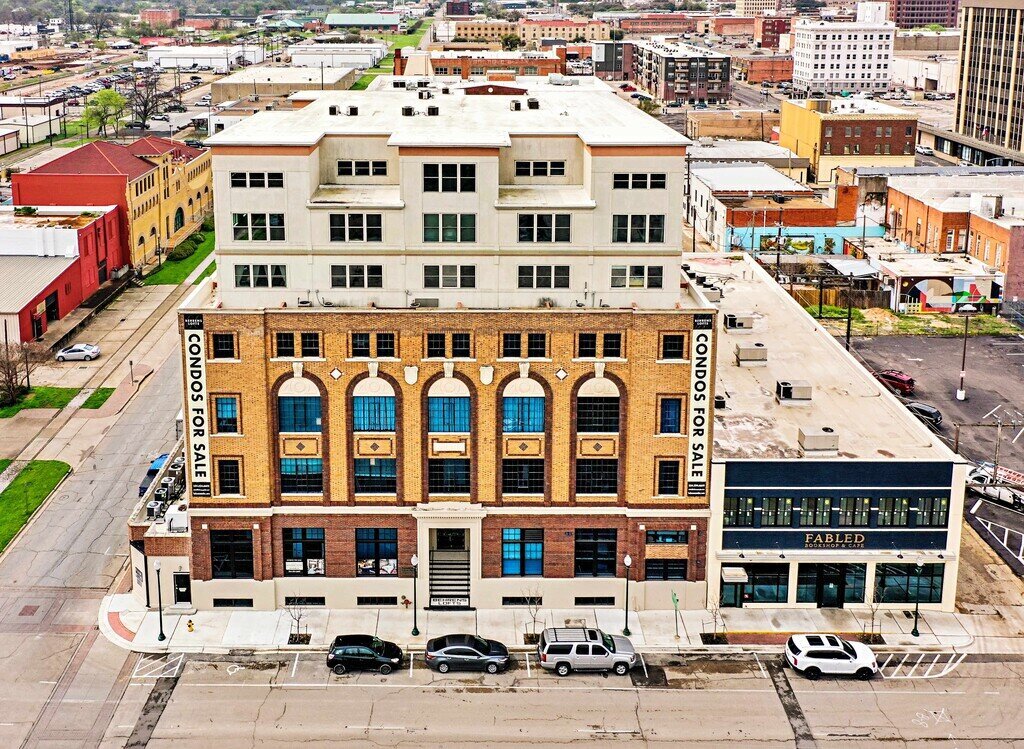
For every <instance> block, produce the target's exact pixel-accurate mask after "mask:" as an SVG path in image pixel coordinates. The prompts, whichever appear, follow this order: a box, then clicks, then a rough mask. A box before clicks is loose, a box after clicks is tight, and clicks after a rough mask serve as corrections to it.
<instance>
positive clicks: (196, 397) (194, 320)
mask: <svg viewBox="0 0 1024 749" xmlns="http://www.w3.org/2000/svg"><path fill="white" fill-rule="evenodd" d="M183 324H184V328H185V423H186V425H187V428H188V446H187V451H188V463H189V467H190V473H189V477H190V479H191V485H192V496H193V497H210V496H212V495H213V487H212V484H211V481H210V425H209V419H210V417H209V409H208V408H207V402H206V401H207V396H206V333H205V331H204V330H203V316H202V315H185V316H184V320H183Z"/></svg>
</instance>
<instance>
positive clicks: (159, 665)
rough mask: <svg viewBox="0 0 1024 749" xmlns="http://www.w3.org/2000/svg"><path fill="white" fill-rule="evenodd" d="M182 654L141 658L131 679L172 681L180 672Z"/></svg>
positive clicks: (183, 658)
mask: <svg viewBox="0 0 1024 749" xmlns="http://www.w3.org/2000/svg"><path fill="white" fill-rule="evenodd" d="M184 660H185V654H184V653H173V654H171V655H168V656H163V655H160V656H157V657H155V658H149V657H142V658H140V659H139V662H138V663H136V664H135V669H134V670H133V671H132V678H133V679H173V678H174V677H176V676H177V675H178V673H179V672H180V670H181V666H182V663H183V662H184Z"/></svg>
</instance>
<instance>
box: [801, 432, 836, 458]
mask: <svg viewBox="0 0 1024 749" xmlns="http://www.w3.org/2000/svg"><path fill="white" fill-rule="evenodd" d="M797 441H798V442H799V444H800V450H801V452H803V454H804V455H808V454H813V455H836V454H838V453H839V434H838V433H837V432H836V430H835V429H833V428H832V427H809V428H804V427H801V428H800V429H799V430H798V431H797Z"/></svg>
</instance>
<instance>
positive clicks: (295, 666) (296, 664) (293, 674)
mask: <svg viewBox="0 0 1024 749" xmlns="http://www.w3.org/2000/svg"><path fill="white" fill-rule="evenodd" d="M298 667H299V654H298V653H296V654H295V662H294V663H292V676H291V678H293V679H294V678H295V669H297V668H298Z"/></svg>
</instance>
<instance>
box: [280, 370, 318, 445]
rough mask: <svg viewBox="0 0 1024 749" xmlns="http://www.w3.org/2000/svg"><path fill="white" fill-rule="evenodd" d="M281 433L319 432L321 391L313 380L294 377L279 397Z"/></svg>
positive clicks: (284, 385)
mask: <svg viewBox="0 0 1024 749" xmlns="http://www.w3.org/2000/svg"><path fill="white" fill-rule="evenodd" d="M277 412H278V431H279V432H286V433H292V432H299V433H307V432H319V431H320V430H321V423H320V391H319V389H317V386H316V384H315V383H314V382H313V381H312V380H308V379H306V378H304V377H293V378H292V379H290V380H288V381H287V382H285V383H284V384H283V385H282V386H281V389H280V391H279V392H278V395H277Z"/></svg>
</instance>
